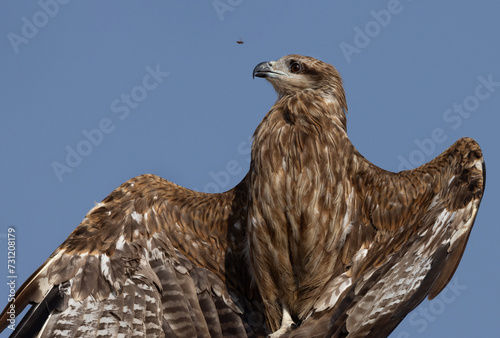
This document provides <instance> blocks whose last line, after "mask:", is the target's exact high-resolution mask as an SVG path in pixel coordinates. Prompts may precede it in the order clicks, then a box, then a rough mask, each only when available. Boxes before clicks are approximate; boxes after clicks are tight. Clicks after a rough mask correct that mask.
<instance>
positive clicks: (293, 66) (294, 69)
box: [290, 62, 302, 73]
mask: <svg viewBox="0 0 500 338" xmlns="http://www.w3.org/2000/svg"><path fill="white" fill-rule="evenodd" d="M301 69H302V67H301V66H300V64H298V63H297V62H294V63H292V64H291V65H290V71H291V72H292V73H298V72H300V70H301Z"/></svg>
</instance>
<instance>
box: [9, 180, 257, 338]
mask: <svg viewBox="0 0 500 338" xmlns="http://www.w3.org/2000/svg"><path fill="white" fill-rule="evenodd" d="M246 189H247V187H246V181H245V180H244V181H243V182H242V183H241V184H240V185H238V186H237V187H236V188H234V189H233V190H230V191H228V192H226V193H223V194H204V193H197V192H194V191H191V190H188V189H185V188H182V187H179V186H177V185H175V184H173V183H171V182H169V181H166V180H163V179H161V178H159V177H157V176H154V175H142V176H139V177H136V178H133V179H131V180H129V181H128V182H125V183H124V184H122V185H121V186H120V187H118V188H117V189H116V190H115V191H113V192H112V193H111V194H110V195H109V196H108V197H106V198H105V199H104V200H103V201H102V202H101V203H99V204H97V205H96V206H95V207H94V208H93V209H92V210H90V211H89V213H88V214H87V215H86V217H85V219H84V220H83V221H82V223H81V224H80V225H79V226H78V227H77V228H76V229H75V230H74V231H73V232H72V233H71V235H70V236H69V237H68V239H67V240H66V241H65V242H64V243H63V244H62V245H61V246H60V247H59V248H58V249H57V250H56V251H55V252H54V253H53V254H52V255H51V256H50V257H49V259H48V260H47V261H46V262H45V263H44V264H43V265H42V266H41V267H40V269H38V270H37V271H36V272H35V273H34V274H33V275H32V276H31V277H30V279H29V280H28V281H27V282H26V283H24V284H23V286H21V288H20V289H19V290H18V292H17V294H16V300H15V306H16V312H17V313H19V312H21V311H22V309H23V308H24V307H25V306H26V305H27V304H28V303H33V304H35V306H34V307H33V312H34V313H36V316H30V317H29V318H33V319H29V318H28V319H26V321H25V323H24V324H23V325H22V326H21V325H19V326H18V331H16V334H20V335H23V334H26V333H27V332H28V331H26V330H27V329H25V330H24V331H22V327H25V328H27V327H29V326H30V325H26V324H32V323H29V322H30V321H32V320H35V319H34V318H36V320H37V321H38V322H42V323H43V322H45V324H44V325H43V328H42V329H41V331H40V336H41V337H58V336H68V335H80V334H81V335H84V336H87V337H115V336H117V335H118V334H122V335H124V336H144V335H152V336H163V335H165V334H168V333H172V334H174V335H176V336H178V337H194V336H199V337H209V336H210V335H211V334H212V333H213V334H215V335H219V336H220V335H223V334H224V333H225V332H226V333H227V332H233V333H237V336H238V335H239V336H246V329H248V328H250V326H247V327H246V328H245V325H244V323H243V321H242V320H241V318H240V315H241V314H242V308H240V306H239V305H237V304H236V303H235V302H234V301H233V300H232V299H231V296H230V291H229V290H228V286H227V285H239V286H240V287H241V286H243V288H244V287H245V285H247V286H248V288H250V281H249V280H246V281H240V280H239V278H241V277H242V276H243V277H244V276H245V274H242V275H241V276H240V275H238V274H233V273H231V274H227V273H226V269H229V270H231V271H242V270H244V269H246V263H245V262H244V255H243V253H242V251H243V250H242V248H241V247H239V244H237V243H236V241H231V238H236V237H238V241H241V239H242V237H241V236H242V235H241V233H242V232H243V233H245V229H243V230H242V229H241V225H246V222H245V220H244V213H243V212H242V210H243V209H244V207H245V203H246ZM236 222H237V223H238V229H235V228H234V224H235V223H236ZM232 232H234V234H232V235H231V233H232ZM228 250H229V251H228ZM228 252H230V254H231V259H229V260H227V261H226V255H227V253H228ZM228 262H232V263H233V264H234V266H227V264H228ZM246 274H248V273H246ZM51 290H52V291H51ZM54 293H56V295H54ZM234 293H235V294H238V295H239V299H240V300H241V301H243V299H241V297H242V295H244V293H242V292H241V290H234ZM54 297H55V298H58V299H62V301H60V302H59V303H58V304H59V305H58V307H57V308H55V309H52V310H51V311H50V312H47V311H45V312H44V311H42V308H43V306H36V304H44V303H47V302H49V301H50V299H51V298H54ZM243 297H244V296H243ZM242 306H243V305H242ZM7 309H8V307H7V308H6V310H4V312H3V313H2V316H1V320H2V324H3V325H4V327H5V326H6V324H7V323H8V322H7V312H6V311H7ZM38 329H40V328H39V327H38V328H34V326H32V327H31V328H30V330H31V331H29V334H33V332H34V330H38Z"/></svg>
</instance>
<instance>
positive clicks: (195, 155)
mask: <svg viewBox="0 0 500 338" xmlns="http://www.w3.org/2000/svg"><path fill="white" fill-rule="evenodd" d="M59 1H60V2H56V1H55V0H42V1H39V2H36V1H23V2H21V1H13V0H9V1H2V3H1V4H0V37H1V38H0V60H1V62H0V114H1V124H0V173H1V175H0V191H1V194H0V213H1V215H2V217H1V226H0V257H4V258H3V260H4V261H3V262H1V263H0V276H2V277H0V303H1V304H2V306H3V304H5V303H6V301H7V296H8V292H9V288H8V285H7V281H8V280H7V278H6V276H7V275H8V271H7V266H6V264H7V251H8V248H7V241H6V240H7V238H6V234H7V231H8V229H9V227H14V228H15V230H16V232H15V234H16V254H17V256H16V271H15V273H16V275H17V284H18V286H19V285H20V284H21V283H22V282H23V281H24V280H25V279H26V278H27V277H28V276H29V275H30V274H31V273H32V272H33V271H34V270H35V269H36V268H37V267H38V266H39V265H40V264H42V263H43V261H44V260H45V259H46V258H47V257H48V256H49V255H50V254H51V253H52V251H53V250H55V249H56V248H57V246H58V245H59V244H60V243H61V242H62V241H63V240H64V239H65V238H66V237H67V236H68V234H69V233H70V232H71V231H72V230H73V229H74V228H75V227H76V226H77V225H78V224H79V223H80V221H81V220H82V219H83V217H84V216H85V214H86V212H87V211H88V210H89V209H90V208H91V207H92V206H93V205H94V201H97V202H98V201H100V200H102V199H103V198H105V197H106V196H107V195H108V194H109V193H110V192H111V191H112V190H113V189H114V188H116V187H117V186H118V185H120V184H121V183H122V182H124V181H126V180H127V179H129V178H131V177H134V176H137V175H139V174H143V173H153V174H157V175H159V176H162V177H164V178H167V179H169V180H171V181H173V182H175V183H178V184H180V185H183V186H185V187H189V188H192V189H198V190H204V191H217V190H219V191H222V190H227V189H229V188H230V187H232V186H234V185H235V184H237V183H238V182H239V180H240V179H241V178H242V177H243V176H244V174H245V173H246V171H247V170H248V165H249V162H248V158H249V152H248V149H249V144H250V143H249V142H250V141H249V137H250V136H251V134H252V133H253V131H254V129H255V128H256V126H257V125H258V123H259V122H260V120H261V119H262V117H263V116H264V115H265V114H266V112H267V111H268V109H269V108H270V107H271V105H272V104H273V102H274V100H275V93H274V91H273V89H272V87H271V86H270V84H269V83H266V81H263V80H262V79H255V80H252V76H251V75H252V69H253V68H254V66H255V65H256V64H257V63H259V62H261V61H266V60H274V59H277V58H279V57H281V56H283V55H286V54H290V53H298V54H304V55H310V56H314V57H316V58H319V59H322V60H324V61H326V62H329V63H331V64H333V65H335V66H336V67H337V69H338V70H339V71H340V73H341V74H342V76H343V79H344V82H345V90H346V94H347V100H348V105H349V116H348V132H349V135H350V137H351V140H352V142H353V143H354V145H355V146H356V147H357V148H358V150H359V151H360V152H361V153H362V154H363V155H364V156H365V157H367V158H368V159H369V160H370V161H372V162H373V163H375V164H377V165H379V166H381V167H383V168H385V169H388V170H392V171H397V170H398V168H399V169H407V166H412V167H415V166H418V165H419V164H422V163H423V162H427V161H428V160H430V159H431V158H433V157H435V156H437V155H438V154H439V153H440V152H442V151H443V150H445V149H446V148H447V147H448V146H450V145H451V144H452V143H453V142H454V141H455V140H457V139H458V138H460V137H464V136H469V137H472V138H474V139H476V140H477V141H478V142H479V144H480V145H481V146H482V149H483V152H484V156H485V159H486V166H487V172H488V179H487V187H486V193H485V195H484V199H483V203H482V205H481V208H480V210H479V215H478V217H477V220H476V224H475V228H474V230H473V231H472V235H471V237H470V240H469V245H468V247H467V249H466V251H465V254H464V257H463V259H462V263H461V265H460V266H459V268H458V270H457V273H456V274H455V277H454V279H453V280H452V284H453V285H454V287H453V288H448V289H447V291H446V293H445V294H441V295H440V296H438V297H437V299H436V300H435V301H433V302H427V301H426V302H424V303H423V304H421V305H420V307H419V308H417V309H416V310H415V312H413V313H412V314H410V316H409V317H407V318H406V320H405V321H404V322H403V323H402V324H401V325H400V326H399V327H398V329H397V330H396V331H395V332H394V333H393V334H392V336H391V337H400V338H403V337H444V336H448V337H473V336H476V337H477V336H481V337H494V336H498V318H499V315H500V310H499V307H498V303H499V301H500V291H499V288H498V280H499V279H500V264H499V263H498V260H499V258H500V246H499V245H498V238H499V237H500V229H499V226H498V225H499V221H498V216H497V215H498V197H497V196H496V195H497V191H498V190H499V189H500V181H499V177H500V170H499V169H500V153H499V146H500V144H499V137H498V127H499V126H500V117H499V115H498V113H499V109H500V62H499V60H500V39H499V38H498V36H499V33H500V20H499V19H498V15H499V13H500V3H499V2H498V1H493V0H491V1H478V2H472V1H439V2H430V1H427V2H424V1H411V0H402V1H400V2H399V1H394V0H384V1H357V2H355V1H335V2H333V1H332V2H329V3H328V4H324V3H323V2H319V1H316V2H312V1H311V2H308V3H307V4H306V2H305V1H304V2H299V1H286V2H285V1H272V2H271V1H267V2H266V1H248V0H247V1H244V0H243V1H242V0H231V1H229V0H221V1H215V2H212V1H205V2H194V1H171V2H168V3H167V2H160V1H149V2H138V1H106V2H97V1H85V2H83V1H81V2H77V1H67V0H65V1H63V0H59ZM195 3H196V4H195ZM56 4H57V5H56ZM240 39H241V40H243V41H244V44H237V43H236V41H237V40H240ZM54 166H55V168H56V169H57V170H55V169H54ZM69 171H71V172H69Z"/></svg>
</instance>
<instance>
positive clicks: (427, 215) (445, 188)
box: [289, 138, 485, 338]
mask: <svg viewBox="0 0 500 338" xmlns="http://www.w3.org/2000/svg"><path fill="white" fill-rule="evenodd" d="M484 184H485V169H484V160H483V157H482V153H481V150H480V148H479V145H478V144H477V143H476V142H475V141H474V140H472V139H468V138H464V139H461V140H459V141H457V142H456V143H455V144H454V145H453V146H451V147H450V148H449V149H448V150H446V151H445V152H444V153H443V154H441V155H440V156H439V157H437V158H436V159H434V160H433V161H431V162H429V163H427V164H426V165H423V166H421V167H419V168H417V169H414V170H410V171H405V172H401V173H398V174H394V173H389V172H383V171H382V170H381V169H379V168H376V167H374V166H373V165H371V164H370V165H368V166H367V167H366V168H365V169H363V168H362V169H361V170H360V171H359V172H358V173H357V178H356V185H357V190H358V192H359V193H360V196H361V198H360V199H358V200H355V199H353V200H351V201H350V202H349V203H351V205H350V207H352V209H353V212H352V213H351V215H352V216H351V221H350V224H351V225H352V229H353V230H351V233H350V234H349V235H348V236H347V238H346V242H345V244H344V247H343V251H345V252H349V246H350V245H351V244H352V243H357V238H359V237H360V234H359V233H357V232H356V229H357V228H358V227H357V226H356V225H357V224H363V223H366V222H368V223H369V224H371V225H372V226H373V227H374V228H375V229H376V230H377V233H376V236H375V237H374V239H373V240H372V241H370V242H365V243H363V244H362V245H361V247H360V248H359V249H357V250H356V251H354V250H353V251H354V253H353V254H352V256H351V259H350V262H349V264H348V266H347V267H346V269H347V271H346V272H345V273H343V274H341V275H340V276H333V278H332V279H331V280H330V281H329V283H327V284H326V286H325V288H324V292H323V296H322V297H321V298H320V299H318V300H317V301H316V303H315V312H314V313H312V315H311V316H310V317H309V318H308V319H307V320H306V321H305V322H304V324H303V325H302V326H301V327H299V328H298V329H297V330H294V331H292V332H291V333H290V334H289V336H290V337H350V338H351V337H386V336H388V335H389V334H390V333H391V332H392V331H393V330H394V328H395V327H396V326H397V325H398V324H399V323H400V322H401V320H403V318H404V317H405V316H406V315H407V314H408V313H409V312H410V311H411V310H413V309H414V308H415V307H416V306H417V305H418V304H419V303H420V302H422V300H423V299H424V298H425V297H427V296H428V298H429V299H432V298H434V297H435V296H437V295H438V294H439V293H440V292H441V290H443V288H444V287H445V286H446V285H447V284H448V282H449V281H450V279H451V278H452V276H453V274H454V272H455V270H456V268H457V266H458V264H459V262H460V259H461V257H462V254H463V252H464V249H465V246H466V244H467V240H468V238H469V235H470V232H471V229H472V225H473V223H474V220H475V217H476V214H477V210H478V208H479V204H480V201H481V198H482V194H483V191H484Z"/></svg>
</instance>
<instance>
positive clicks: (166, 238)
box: [0, 55, 484, 337]
mask: <svg viewBox="0 0 500 338" xmlns="http://www.w3.org/2000/svg"><path fill="white" fill-rule="evenodd" d="M254 76H258V77H264V78H266V79H267V80H269V81H270V82H271V84H272V85H273V86H274V88H275V90H276V92H277V93H278V100H277V101H276V103H275V105H274V106H273V107H272V108H271V110H270V111H269V113H268V114H267V115H266V116H265V117H264V119H263V121H262V122H261V124H260V125H259V126H258V128H257V130H256V131H255V134H254V142H253V145H252V155H251V156H252V157H251V159H252V161H251V166H250V171H249V173H248V174H247V176H246V177H245V178H244V179H243V181H242V182H241V183H240V184H238V185H237V186H236V187H235V188H233V189H232V190H230V191H228V192H225V193H222V194H204V193H198V192H194V191H191V190H188V189H185V188H182V187H180V186H177V185H175V184H173V183H171V182H169V181H166V180H164V179H161V178H159V177H157V176H154V175H142V176H139V177H136V178H133V179H131V180H129V181H128V182H126V183H124V184H123V185H121V186H120V187H119V188H117V189H116V190H115V191H114V192H112V193H111V194H110V195H109V196H108V197H107V198H106V199H104V200H103V201H102V202H101V203H99V204H98V205H96V207H94V208H93V209H92V210H91V211H90V212H89V213H88V214H87V216H86V217H85V219H84V220H83V222H82V223H81V224H80V225H79V226H78V227H77V228H76V229H75V230H74V231H73V232H72V233H71V234H70V236H69V237H68V239H67V240H66V241H65V242H64V243H63V244H62V245H61V246H60V247H59V248H58V249H57V250H56V251H55V252H54V253H53V254H52V255H51V257H49V259H48V260H47V261H46V262H45V263H44V264H43V265H42V266H41V267H40V268H39V269H38V270H37V271H36V272H35V273H34V274H33V276H32V277H30V279H28V281H26V283H25V284H23V285H22V286H21V288H20V289H19V291H18V292H17V294H16V300H15V305H16V312H17V313H19V312H20V311H21V310H22V309H23V308H24V307H25V306H26V305H28V304H29V303H31V304H35V305H34V306H33V307H32V308H31V310H30V312H29V313H28V315H27V316H26V317H25V319H24V320H23V322H22V323H20V324H19V326H18V330H17V331H16V332H17V333H19V334H21V335H23V334H32V333H34V332H37V331H38V330H42V336H47V337H62V336H67V335H73V334H83V335H85V336H93V337H97V336H99V337H115V336H118V334H119V333H120V334H123V336H141V335H147V336H168V337H170V336H178V337H195V336H200V337H203V336H205V337H207V336H232V337H233V336H240V337H242V336H247V335H248V336H263V335H265V334H268V333H271V332H274V334H273V336H289V337H346V336H347V337H365V336H370V337H385V336H387V335H389V333H390V332H391V331H392V330H393V329H394V328H395V327H396V326H397V324H398V323H399V322H400V321H401V320H402V319H403V318H404V317H405V316H406V314H408V313H409V312H410V311H411V310H412V309H413V308H414V307H415V306H417V305H418V304H419V303H420V302H421V301H422V300H423V299H424V298H425V297H426V296H429V298H433V297H435V296H436V295H437V294H438V293H439V292H440V291H441V290H442V289H443V288H444V287H445V286H446V284H447V283H448V282H449V280H450V278H451V277H452V275H453V273H454V271H455V269H456V267H457V266H458V263H459V261H460V259H461V256H462V254H463V251H464V249H465V246H466V243H467V239H468V237H469V234H470V231H471V229H472V224H473V222H474V219H475V216H476V213H477V210H478V207H479V203H480V200H481V197H482V193H483V190H484V161H483V158H482V154H481V150H480V148H479V146H478V145H477V143H476V142H475V141H473V140H472V139H468V138H464V139H461V140H459V141H457V142H456V143H455V144H454V145H453V146H451V147H450V148H449V149H447V150H446V151H445V152H444V153H443V154H441V155H440V156H438V157H437V158H436V159H434V160H433V161H431V162H429V163H428V164H426V165H423V166H421V167H419V168H417V169H414V170H410V171H404V172H400V173H391V172H387V171H385V170H383V169H380V168H378V167H376V166H375V165H373V164H372V163H370V162H369V161H367V160H366V159H365V158H363V157H362V156H361V155H360V154H359V153H358V152H357V151H356V149H355V148H354V147H353V145H352V144H351V142H350V141H349V138H348V137H347V133H346V112H347V104H346V100H345V95H344V91H343V88H342V82H341V78H340V75H339V74H338V72H337V71H336V70H335V68H334V67H332V66H331V65H328V64H326V63H323V62H321V61H319V60H316V59H313V58H310V57H304V56H300V55H289V56H285V57H283V58H281V59H279V60H277V61H273V62H263V63H261V64H259V65H257V67H255V69H254ZM37 304H38V305H37ZM7 310H8V307H7V308H6V310H4V312H3V313H2V316H1V319H0V323H1V324H3V328H5V327H6V325H7V324H8V322H7V319H8V318H9V315H8V313H7ZM42 326H43V327H42Z"/></svg>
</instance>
